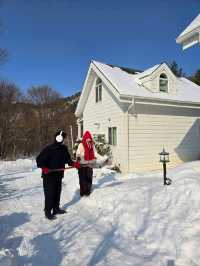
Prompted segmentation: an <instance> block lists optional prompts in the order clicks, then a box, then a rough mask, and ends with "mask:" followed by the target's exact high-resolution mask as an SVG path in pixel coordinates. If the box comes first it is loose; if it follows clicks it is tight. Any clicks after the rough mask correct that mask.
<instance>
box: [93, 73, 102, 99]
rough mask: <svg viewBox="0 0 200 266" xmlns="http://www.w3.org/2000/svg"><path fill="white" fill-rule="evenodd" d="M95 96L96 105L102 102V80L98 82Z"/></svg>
mask: <svg viewBox="0 0 200 266" xmlns="http://www.w3.org/2000/svg"><path fill="white" fill-rule="evenodd" d="M95 94H96V97H95V99H96V103H97V102H100V101H101V100H102V80H101V79H100V78H98V79H97V81H96V87H95Z"/></svg>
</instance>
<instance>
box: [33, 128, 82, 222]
mask: <svg viewBox="0 0 200 266" xmlns="http://www.w3.org/2000/svg"><path fill="white" fill-rule="evenodd" d="M65 137H66V133H65V132H64V131H57V132H56V134H55V136H54V143H52V144H50V145H48V146H47V147H46V148H45V149H43V150H42V151H41V153H40V154H39V155H38V156H37V158H36V162H37V166H38V167H39V168H42V178H43V189H44V197H45V207H44V212H45V217H46V218H47V219H49V220H53V219H55V218H56V216H55V215H56V214H64V213H66V211H65V210H62V209H60V195H61V190H62V178H63V177H64V168H65V164H68V165H70V166H73V167H76V168H79V166H80V165H79V163H77V162H76V163H74V162H73V161H72V159H71V156H70V154H69V152H68V148H67V146H65V145H64V139H65ZM56 169H61V170H56Z"/></svg>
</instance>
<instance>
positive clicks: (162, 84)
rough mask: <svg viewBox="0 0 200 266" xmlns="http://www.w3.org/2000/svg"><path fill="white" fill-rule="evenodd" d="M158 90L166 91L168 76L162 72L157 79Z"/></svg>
mask: <svg viewBox="0 0 200 266" xmlns="http://www.w3.org/2000/svg"><path fill="white" fill-rule="evenodd" d="M159 91H161V92H168V78H167V76H166V75H165V74H164V73H162V74H161V75H160V79H159Z"/></svg>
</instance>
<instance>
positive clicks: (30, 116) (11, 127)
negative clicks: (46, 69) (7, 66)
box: [0, 80, 80, 159]
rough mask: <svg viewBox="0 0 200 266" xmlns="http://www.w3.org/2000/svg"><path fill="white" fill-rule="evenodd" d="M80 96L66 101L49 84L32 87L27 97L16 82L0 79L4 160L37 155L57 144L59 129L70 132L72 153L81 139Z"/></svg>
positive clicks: (0, 137)
mask: <svg viewBox="0 0 200 266" xmlns="http://www.w3.org/2000/svg"><path fill="white" fill-rule="evenodd" d="M79 95H80V93H76V94H75V95H72V96H70V97H67V98H64V97H62V96H61V95H60V94H59V93H58V92H57V91H55V90H53V89H52V88H51V87H49V86H47V85H44V86H38V87H32V88H30V89H29V90H28V91H27V93H26V95H24V94H23V93H22V92H21V90H20V89H19V88H18V87H17V86H16V85H15V84H14V83H11V82H8V81H5V80H0V158H1V159H15V158H18V157H20V158H21V157H28V156H32V155H35V154H37V153H38V152H39V151H40V150H41V149H42V148H44V146H46V145H47V144H49V143H51V142H52V141H53V136H54V134H55V131H57V130H64V131H65V132H66V133H67V138H66V142H67V143H66V144H67V145H68V147H69V150H70V151H71V150H72V146H73V142H74V141H75V140H76V138H77V124H76V118H75V115H74V112H75V108H76V104H77V102H78V99H79Z"/></svg>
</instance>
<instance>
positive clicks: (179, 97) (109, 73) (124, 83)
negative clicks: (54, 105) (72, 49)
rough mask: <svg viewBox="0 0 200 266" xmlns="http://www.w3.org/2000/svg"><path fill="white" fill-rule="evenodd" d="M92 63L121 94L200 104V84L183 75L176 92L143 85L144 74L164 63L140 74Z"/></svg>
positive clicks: (95, 62)
mask: <svg viewBox="0 0 200 266" xmlns="http://www.w3.org/2000/svg"><path fill="white" fill-rule="evenodd" d="M92 63H93V64H94V65H95V66H96V67H97V68H98V69H99V70H100V71H101V72H102V73H103V74H104V76H105V77H106V78H107V79H108V80H109V81H110V82H111V83H112V85H113V86H114V87H115V89H116V90H117V91H118V92H119V94H120V95H123V96H130V97H133V96H135V97H142V98H151V99H152V98H154V99H161V100H169V101H170V100H172V101H180V102H193V103H199V104H200V86H198V85H196V84H195V83H193V82H191V81H190V80H188V79H186V78H183V77H182V78H178V77H177V78H176V79H177V83H176V87H177V93H176V94H169V93H163V92H151V91H150V90H148V89H146V88H145V87H144V86H142V84H141V80H140V79H141V78H142V77H144V76H147V75H150V74H151V73H152V72H153V71H155V70H156V69H157V68H158V67H159V66H161V65H162V64H160V65H155V66H153V67H151V68H149V69H147V70H145V71H144V72H142V73H139V74H128V73H127V72H125V71H123V70H122V69H121V68H119V67H111V66H109V65H107V64H103V63H100V62H97V61H92Z"/></svg>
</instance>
